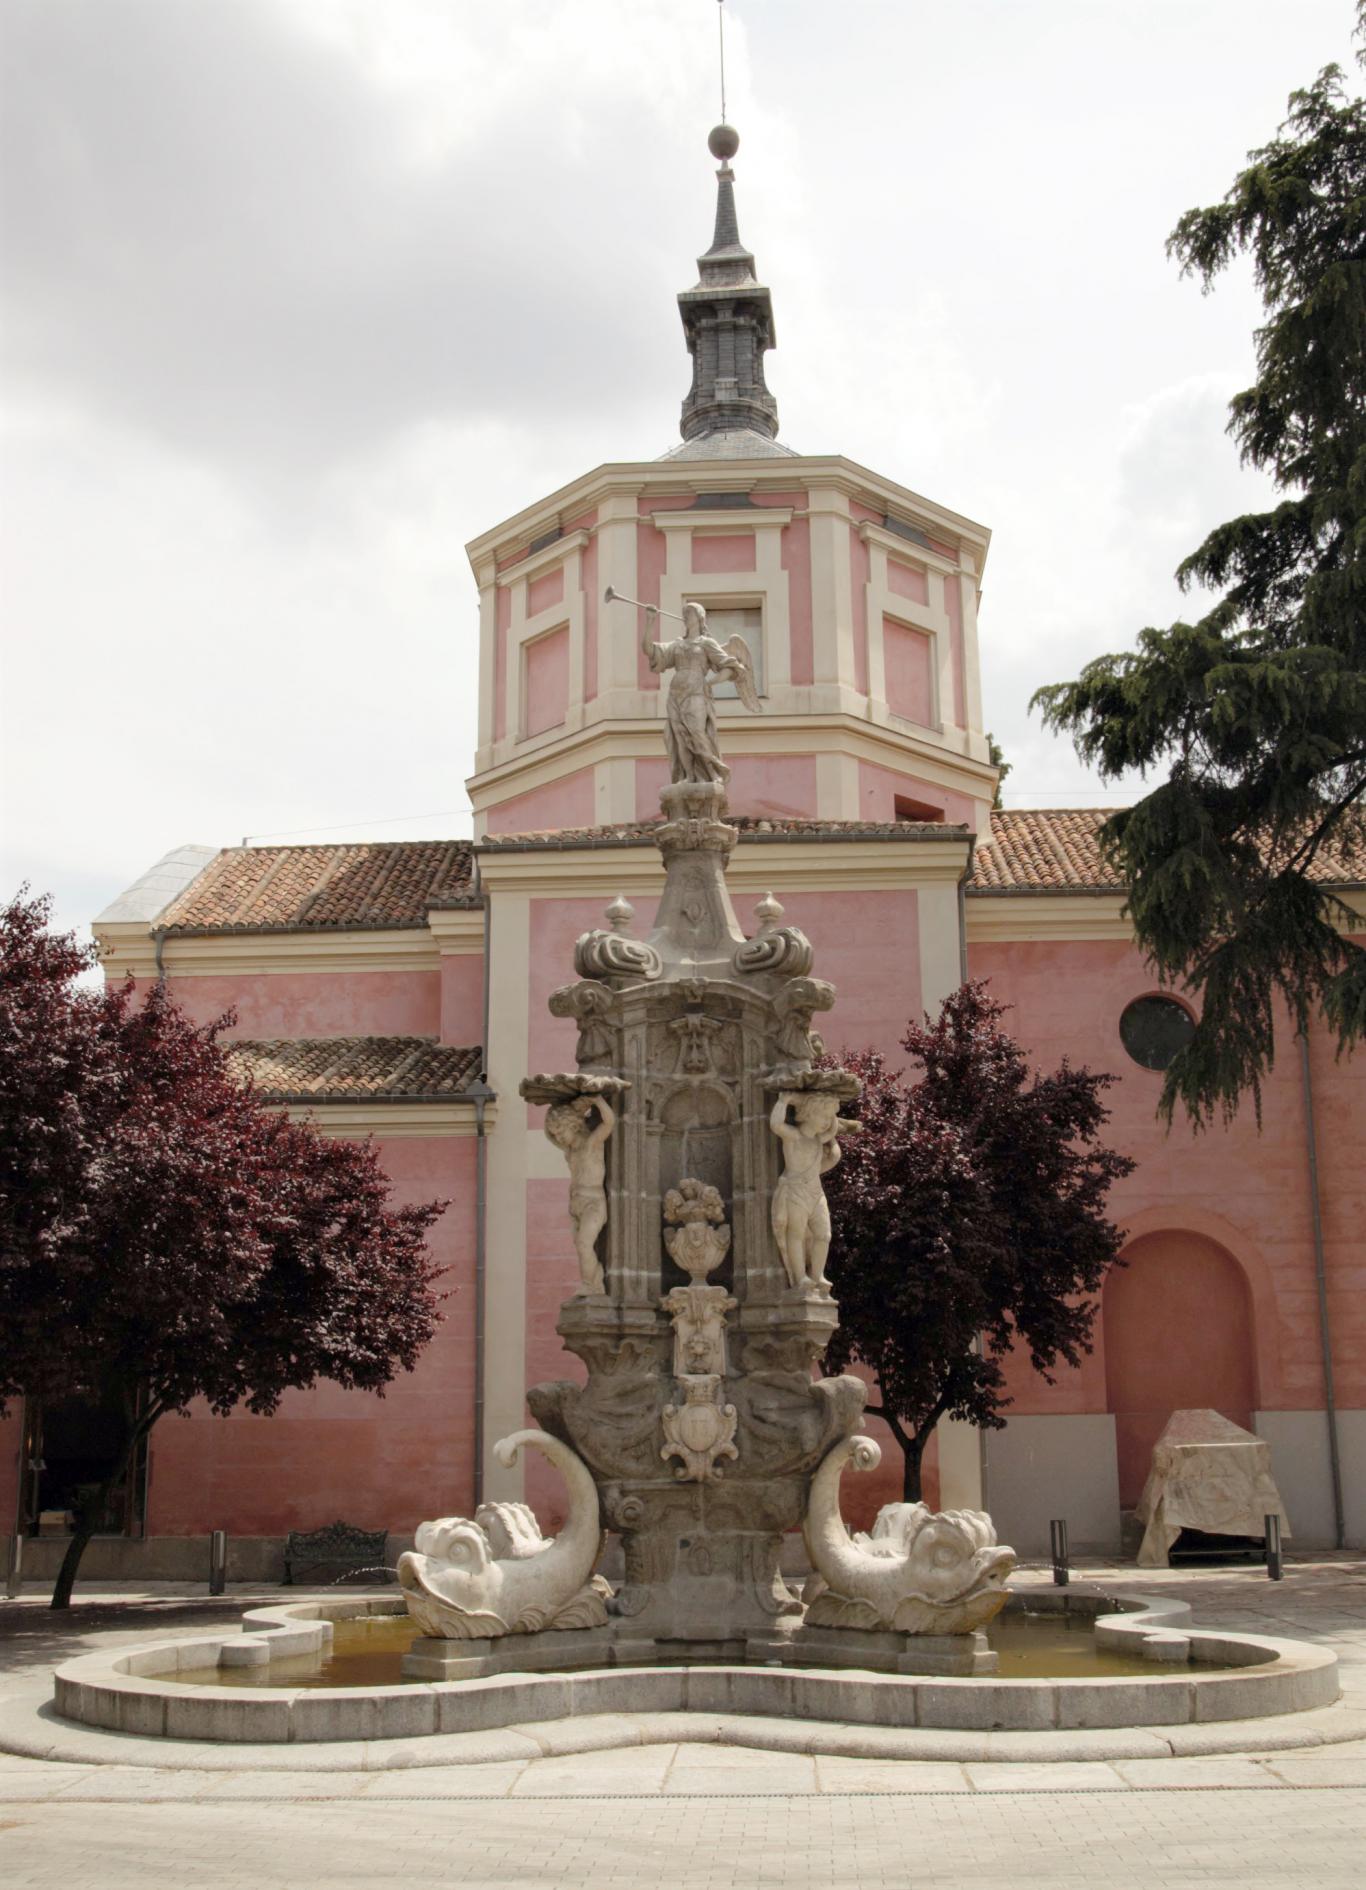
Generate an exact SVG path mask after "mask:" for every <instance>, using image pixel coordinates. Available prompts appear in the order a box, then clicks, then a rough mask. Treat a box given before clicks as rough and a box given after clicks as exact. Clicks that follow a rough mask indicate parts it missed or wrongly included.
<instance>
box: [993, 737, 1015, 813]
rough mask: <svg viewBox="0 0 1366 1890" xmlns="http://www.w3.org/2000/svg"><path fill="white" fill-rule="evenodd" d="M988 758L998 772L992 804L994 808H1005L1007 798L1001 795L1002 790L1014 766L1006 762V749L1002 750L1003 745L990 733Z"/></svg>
mask: <svg viewBox="0 0 1366 1890" xmlns="http://www.w3.org/2000/svg"><path fill="white" fill-rule="evenodd" d="M987 757H988V759H989V760H990V762H991V765H992V767H993V768H995V770H996V792H995V794H994V796H993V797H992V802H991V804H992V806H993V807H1004V806H1005V797H1004V796H1003V794H1002V793H1001V790H1002V788H1003V787H1004V786H1005V784H1006V776H1007V775H1008V774H1009V773H1010V770H1011V768H1012V767H1013V765H1014V764H1013V763H1012V762H1009V761H1007V760H1006V751H1005V749H1004V748H1002V746H1001V744H1000V743H999V742H998V741H997V739H996V737H995V736H994V735H993V734H991V733H990V731H988V733H987Z"/></svg>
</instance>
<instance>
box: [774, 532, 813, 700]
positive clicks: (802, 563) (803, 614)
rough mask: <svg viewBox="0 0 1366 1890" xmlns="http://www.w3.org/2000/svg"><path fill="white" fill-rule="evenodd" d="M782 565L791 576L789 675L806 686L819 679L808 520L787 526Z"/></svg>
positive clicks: (789, 591)
mask: <svg viewBox="0 0 1366 1890" xmlns="http://www.w3.org/2000/svg"><path fill="white" fill-rule="evenodd" d="M782 566H783V569H784V571H786V573H787V608H788V622H789V625H790V630H791V647H790V650H789V657H788V662H789V673H790V675H791V677H792V680H793V682H794V683H796V684H798V685H799V686H802V687H804V686H805V685H806V684H808V683H811V682H813V681H814V680H815V673H816V672H815V644H814V635H813V630H812V617H811V525H810V521H809V520H807V519H804V518H798V519H794V520H793V521H792V523H791V524H790V525H785V526H784V527H783V542H782Z"/></svg>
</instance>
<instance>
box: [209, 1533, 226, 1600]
mask: <svg viewBox="0 0 1366 1890" xmlns="http://www.w3.org/2000/svg"><path fill="white" fill-rule="evenodd" d="M227 1579H228V1532H227V1530H226V1529H215V1530H214V1532H213V1534H212V1535H211V1536H210V1537H209V1593H210V1594H211V1595H221V1594H222V1592H223V1588H224V1585H225V1584H226V1582H227Z"/></svg>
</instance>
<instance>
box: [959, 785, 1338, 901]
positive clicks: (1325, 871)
mask: <svg viewBox="0 0 1366 1890" xmlns="http://www.w3.org/2000/svg"><path fill="white" fill-rule="evenodd" d="M1116 811H1117V810H1116V809H1115V808H1113V807H1053V808H1032V807H1029V808H1026V807H1020V808H1015V807H1010V808H998V809H997V810H996V812H995V813H993V815H992V816H991V838H990V839H989V840H985V839H984V840H983V841H982V842H981V843H980V844H979V846H978V848H977V851H976V854H975V855H974V858H973V877H972V881H971V882H970V884H969V886H968V888H967V890H968V894H969V896H970V897H971V896H973V895H976V896H977V897H978V898H981V897H983V896H984V895H986V894H989V893H994V892H1011V893H1016V892H1086V893H1118V892H1123V890H1124V883H1123V881H1122V880H1121V879H1120V877H1119V875H1118V874H1117V873H1116V872H1115V871H1114V869H1113V867H1111V866H1109V865H1107V864H1106V862H1105V861H1104V860H1103V859H1102V858H1101V852H1100V844H1099V840H1098V838H1097V836H1098V833H1099V830H1100V827H1101V825H1102V823H1103V822H1104V821H1105V820H1107V819H1108V818H1109V816H1110V815H1111V814H1113V813H1115V812H1116ZM1364 875H1366V846H1363V847H1361V848H1360V849H1359V850H1358V851H1357V852H1356V854H1355V856H1354V857H1353V855H1352V852H1351V849H1350V847H1349V846H1348V845H1347V843H1346V838H1345V832H1344V837H1343V838H1342V839H1341V840H1340V841H1339V842H1338V843H1336V844H1333V845H1329V846H1325V847H1324V848H1322V849H1321V851H1320V852H1319V853H1318V854H1317V855H1316V856H1315V859H1314V863H1313V865H1312V866H1311V868H1310V871H1309V877H1310V879H1311V880H1313V881H1315V882H1316V883H1317V884H1319V885H1328V886H1359V885H1360V884H1361V883H1362V880H1363V876H1364Z"/></svg>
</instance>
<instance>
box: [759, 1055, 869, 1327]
mask: <svg viewBox="0 0 1366 1890" xmlns="http://www.w3.org/2000/svg"><path fill="white" fill-rule="evenodd" d="M789 1113H790V1114H791V1116H792V1118H793V1119H792V1120H791V1121H789V1120H788V1116H789ZM768 1126H769V1127H770V1128H771V1129H772V1131H773V1133H774V1134H775V1135H776V1136H778V1137H779V1138H780V1139H781V1141H782V1145H783V1172H782V1174H781V1175H780V1176H779V1177H778V1185H777V1187H776V1188H775V1189H774V1190H773V1215H772V1220H773V1238H774V1239H775V1240H776V1241H777V1243H778V1251H779V1253H781V1254H782V1256H783V1265H784V1266H785V1267H786V1268H787V1277H788V1280H789V1282H790V1284H791V1285H792V1286H794V1287H803V1286H815V1287H825V1289H826V1290H827V1291H828V1290H829V1281H828V1280H827V1279H826V1277H825V1259H826V1255H827V1254H828V1253H829V1251H830V1207H829V1203H828V1202H827V1201H826V1198H825V1190H824V1188H822V1186H821V1176H822V1175H825V1174H828V1173H829V1172H830V1170H831V1169H832V1168H833V1167H834V1166H835V1164H836V1162H837V1161H838V1160H839V1158H840V1145H839V1141H838V1139H837V1138H838V1137H839V1135H840V1134H841V1133H842V1132H843V1133H848V1132H850V1131H855V1132H856V1131H857V1129H858V1127H859V1125H858V1123H857V1122H853V1121H851V1120H849V1118H847V1117H845V1116H842V1115H840V1114H839V1099H838V1098H837V1097H835V1096H832V1095H830V1094H828V1093H827V1092H824V1091H821V1090H797V1091H794V1090H790V1089H785V1090H784V1091H783V1092H782V1094H781V1095H780V1096H779V1098H778V1100H777V1102H775V1103H774V1105H773V1111H772V1113H771V1115H770V1116H769V1119H768Z"/></svg>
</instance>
